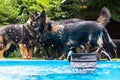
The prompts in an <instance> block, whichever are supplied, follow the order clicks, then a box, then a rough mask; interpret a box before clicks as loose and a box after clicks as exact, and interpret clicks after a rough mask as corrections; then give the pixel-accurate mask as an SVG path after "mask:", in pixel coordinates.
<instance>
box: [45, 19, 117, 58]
mask: <svg viewBox="0 0 120 80" xmlns="http://www.w3.org/2000/svg"><path fill="white" fill-rule="evenodd" d="M46 24H47V27H45V29H44V32H45V33H47V34H48V35H49V34H50V35H51V37H49V39H53V40H54V41H58V42H60V43H61V44H62V46H63V53H64V55H65V56H66V53H67V52H68V50H69V49H70V48H71V47H78V46H82V45H86V44H90V45H91V46H92V47H99V48H103V44H104V43H107V44H108V45H109V46H110V47H112V49H113V50H114V51H115V50H116V46H115V44H114V43H113V42H112V40H111V38H110V37H109V34H108V32H107V30H106V29H105V28H104V26H103V25H101V24H99V23H97V22H96V21H82V22H77V23H72V24H67V25H57V24H53V23H52V22H50V21H49V22H48V23H46ZM64 55H63V56H62V57H61V58H60V59H63V58H64V57H65V56H64Z"/></svg>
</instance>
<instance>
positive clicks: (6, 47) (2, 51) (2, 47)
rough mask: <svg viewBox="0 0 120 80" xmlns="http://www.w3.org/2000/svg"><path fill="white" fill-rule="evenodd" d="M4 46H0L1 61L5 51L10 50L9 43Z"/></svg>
mask: <svg viewBox="0 0 120 80" xmlns="http://www.w3.org/2000/svg"><path fill="white" fill-rule="evenodd" d="M3 45H4V44H0V49H1V50H0V58H1V59H2V58H4V56H3V54H4V52H5V51H6V50H8V49H9V48H10V45H11V43H10V42H9V43H7V45H6V46H5V45H4V46H3Z"/></svg>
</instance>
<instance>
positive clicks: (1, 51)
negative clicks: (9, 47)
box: [0, 49, 5, 59]
mask: <svg viewBox="0 0 120 80" xmlns="http://www.w3.org/2000/svg"><path fill="white" fill-rule="evenodd" d="M4 51H5V50H4V49H2V50H0V59H4V56H3V53H4Z"/></svg>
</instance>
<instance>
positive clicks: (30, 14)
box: [29, 12, 34, 20]
mask: <svg viewBox="0 0 120 80" xmlns="http://www.w3.org/2000/svg"><path fill="white" fill-rule="evenodd" d="M33 19H34V14H33V13H32V12H29V20H33Z"/></svg>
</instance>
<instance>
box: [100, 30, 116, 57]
mask: <svg viewBox="0 0 120 80" xmlns="http://www.w3.org/2000/svg"><path fill="white" fill-rule="evenodd" d="M102 38H103V45H104V46H105V47H106V48H108V49H111V50H112V51H113V52H114V53H115V56H116V58H117V52H116V51H117V46H116V45H115V44H114V43H113V41H112V39H111V38H110V36H109V34H108V32H107V30H106V29H103V36H102Z"/></svg>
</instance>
